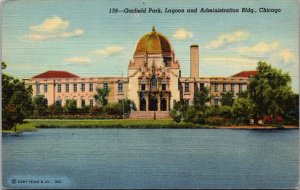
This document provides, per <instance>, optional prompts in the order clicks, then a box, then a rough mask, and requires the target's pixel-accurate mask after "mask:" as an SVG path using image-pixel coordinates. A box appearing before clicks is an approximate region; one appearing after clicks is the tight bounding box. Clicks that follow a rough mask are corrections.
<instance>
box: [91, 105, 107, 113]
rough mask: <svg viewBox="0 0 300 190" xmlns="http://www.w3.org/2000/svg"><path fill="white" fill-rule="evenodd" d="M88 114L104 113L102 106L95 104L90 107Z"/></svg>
mask: <svg viewBox="0 0 300 190" xmlns="http://www.w3.org/2000/svg"><path fill="white" fill-rule="evenodd" d="M90 114H91V115H101V114H104V109H103V107H100V106H95V107H91V108H90Z"/></svg>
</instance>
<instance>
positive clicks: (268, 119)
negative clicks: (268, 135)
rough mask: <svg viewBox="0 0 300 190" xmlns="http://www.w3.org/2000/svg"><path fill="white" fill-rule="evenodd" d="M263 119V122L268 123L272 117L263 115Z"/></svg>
mask: <svg viewBox="0 0 300 190" xmlns="http://www.w3.org/2000/svg"><path fill="white" fill-rule="evenodd" d="M263 121H264V124H270V123H272V121H273V119H272V117H271V116H265V117H264V119H263Z"/></svg>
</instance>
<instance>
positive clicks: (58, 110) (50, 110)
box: [47, 104, 63, 115]
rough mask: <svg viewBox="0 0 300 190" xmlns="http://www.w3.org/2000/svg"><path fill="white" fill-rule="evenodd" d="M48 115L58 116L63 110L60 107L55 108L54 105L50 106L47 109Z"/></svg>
mask: <svg viewBox="0 0 300 190" xmlns="http://www.w3.org/2000/svg"><path fill="white" fill-rule="evenodd" d="M47 111H48V113H49V114H52V115H59V114H62V113H63V108H62V107H61V106H56V105H55V104H52V105H51V106H49V107H48V110H47Z"/></svg>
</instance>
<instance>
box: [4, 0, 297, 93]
mask: <svg viewBox="0 0 300 190" xmlns="http://www.w3.org/2000/svg"><path fill="white" fill-rule="evenodd" d="M110 8H118V9H119V10H123V9H125V8H129V9H134V8H147V10H148V8H153V9H154V8H161V10H162V12H163V13H156V14H153V13H122V12H119V13H109V11H110ZM165 8H169V9H185V10H186V9H189V8H190V9H195V8H197V11H198V12H197V13H187V12H186V11H185V13H175V14H172V13H164V11H165ZM201 8H238V9H240V12H239V13H199V10H200V9H201ZM242 8H253V9H254V10H255V11H256V13H252V14H251V13H241V9H242ZM259 8H270V9H280V10H281V12H278V13H274V12H272V13H270V12H269V13H263V12H259ZM298 14H299V10H298V1H297V0H293V1H292V0H290V1H286V0H263V1H261V0H255V1H254V0H239V1H238V0H230V1H228V0H213V1H211V0H207V1H206V0H189V1H184V0H172V1H171V0H164V1H155V0H139V1H138V0H122V1H121V0H110V1H108V0H102V1H98V0H7V1H5V2H4V3H3V4H2V60H3V61H5V62H6V63H7V65H8V67H7V69H6V72H7V73H9V74H11V75H13V76H15V77H17V78H29V77H32V76H35V75H37V74H39V73H42V72H45V71H47V70H64V71H69V72H71V73H74V74H77V75H79V76H81V77H102V76H122V75H123V76H127V68H128V64H129V61H130V60H132V58H133V57H132V56H133V54H134V49H135V46H136V43H137V42H138V40H139V39H140V38H141V37H142V36H143V35H144V34H146V33H148V32H150V31H151V30H152V26H155V28H156V31H158V32H160V33H162V34H164V35H165V36H166V37H167V38H168V39H169V41H170V43H171V44H172V47H173V49H174V52H175V57H176V59H177V60H178V61H179V63H180V65H181V70H182V76H189V73H190V72H189V71H190V62H189V59H190V52H189V48H190V45H192V44H198V45H199V57H200V66H199V68H200V77H209V76H225V77H226V76H231V75H233V74H236V73H238V72H240V71H243V70H255V68H256V66H257V62H258V61H266V62H268V63H270V64H272V65H273V66H274V67H276V68H280V69H282V70H283V71H284V72H288V73H289V74H290V76H291V78H292V88H293V90H294V92H297V93H299V28H298V26H299V22H298Z"/></svg>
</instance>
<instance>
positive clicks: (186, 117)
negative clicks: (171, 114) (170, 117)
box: [183, 106, 196, 123]
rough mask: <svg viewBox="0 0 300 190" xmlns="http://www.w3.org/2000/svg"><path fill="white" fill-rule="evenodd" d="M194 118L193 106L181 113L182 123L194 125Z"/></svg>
mask: <svg viewBox="0 0 300 190" xmlns="http://www.w3.org/2000/svg"><path fill="white" fill-rule="evenodd" d="M195 117H196V110H195V107H194V106H189V107H188V108H187V109H186V110H185V112H184V113H183V121H185V122H192V123H194V118H195Z"/></svg>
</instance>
